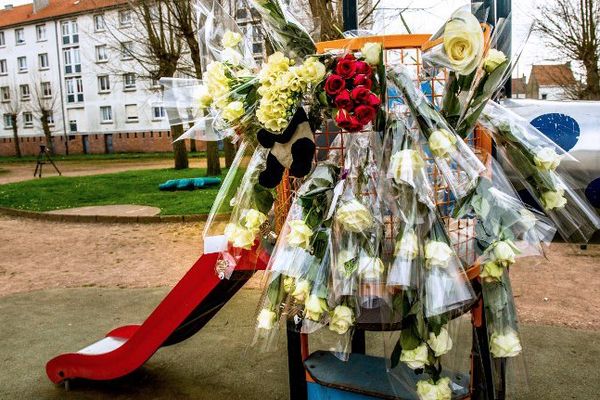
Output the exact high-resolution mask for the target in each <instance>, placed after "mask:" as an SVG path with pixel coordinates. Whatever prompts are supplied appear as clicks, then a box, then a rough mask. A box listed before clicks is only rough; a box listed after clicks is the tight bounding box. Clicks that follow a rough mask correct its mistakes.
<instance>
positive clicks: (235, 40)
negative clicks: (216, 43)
mask: <svg viewBox="0 0 600 400" xmlns="http://www.w3.org/2000/svg"><path fill="white" fill-rule="evenodd" d="M241 41H242V35H240V34H239V33H237V32H232V31H227V32H225V34H224V35H223V38H222V39H221V46H223V47H225V48H232V47H235V46H237V45H238V44H239V43H240V42H241Z"/></svg>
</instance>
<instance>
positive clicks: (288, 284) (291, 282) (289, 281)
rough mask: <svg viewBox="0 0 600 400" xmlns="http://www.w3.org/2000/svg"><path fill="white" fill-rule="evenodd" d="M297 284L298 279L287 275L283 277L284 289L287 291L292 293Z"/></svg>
mask: <svg viewBox="0 0 600 400" xmlns="http://www.w3.org/2000/svg"><path fill="white" fill-rule="evenodd" d="M295 286H296V279H295V278H294V277H291V276H286V277H285V278H283V291H284V292H286V293H291V292H292V291H293V290H294V287H295Z"/></svg>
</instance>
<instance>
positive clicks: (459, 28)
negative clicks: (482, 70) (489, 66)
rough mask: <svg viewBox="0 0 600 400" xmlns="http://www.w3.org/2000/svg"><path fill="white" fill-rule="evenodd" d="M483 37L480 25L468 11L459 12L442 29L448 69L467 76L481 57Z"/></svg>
mask: <svg viewBox="0 0 600 400" xmlns="http://www.w3.org/2000/svg"><path fill="white" fill-rule="evenodd" d="M483 49H484V37H483V31H482V29H481V25H479V21H478V20H477V18H475V16H474V15H473V14H471V13H470V12H469V11H465V10H459V11H457V12H455V13H454V14H453V15H452V18H451V19H450V20H449V21H448V22H447V23H446V26H445V27H444V52H445V53H446V56H447V57H448V62H449V64H450V66H449V68H450V69H452V70H453V71H456V72H457V73H458V74H460V75H469V74H470V73H471V72H473V70H474V69H475V68H477V66H478V65H479V62H480V61H481V59H482V57H483Z"/></svg>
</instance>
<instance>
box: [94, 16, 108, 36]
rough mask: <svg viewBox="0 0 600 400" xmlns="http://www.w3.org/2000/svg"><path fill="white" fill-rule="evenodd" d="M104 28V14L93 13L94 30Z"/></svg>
mask: <svg viewBox="0 0 600 400" xmlns="http://www.w3.org/2000/svg"><path fill="white" fill-rule="evenodd" d="M105 28H106V25H104V15H103V14H98V15H94V30H95V31H96V32H102V31H103V30H104V29H105Z"/></svg>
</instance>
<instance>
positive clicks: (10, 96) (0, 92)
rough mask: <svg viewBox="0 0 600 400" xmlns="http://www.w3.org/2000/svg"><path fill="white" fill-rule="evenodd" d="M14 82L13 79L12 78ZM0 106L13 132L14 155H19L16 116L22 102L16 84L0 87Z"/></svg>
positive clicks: (19, 145) (19, 111) (19, 146)
mask: <svg viewBox="0 0 600 400" xmlns="http://www.w3.org/2000/svg"><path fill="white" fill-rule="evenodd" d="M12 81H13V82H14V80H12ZM0 106H1V107H2V114H3V115H5V116H7V117H8V118H9V119H10V123H11V125H10V127H11V130H12V134H13V142H14V145H15V155H16V156H17V157H19V158H20V157H21V156H22V154H21V144H20V143H19V126H18V119H17V117H18V116H19V114H20V113H21V110H22V108H23V107H22V103H21V101H20V100H19V93H18V92H17V89H16V86H14V85H13V86H3V87H2V88H0Z"/></svg>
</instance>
